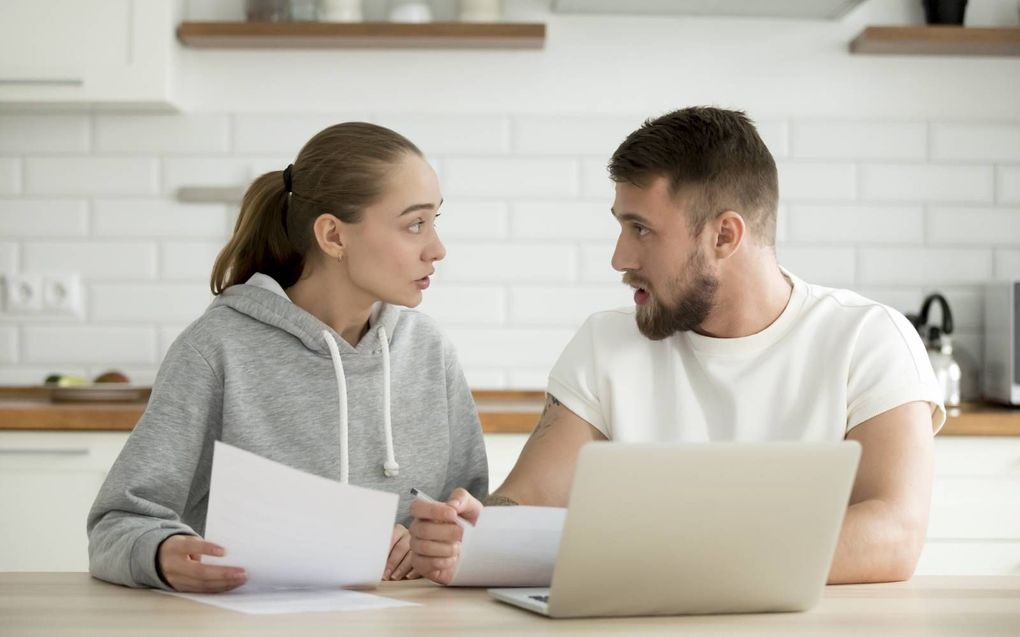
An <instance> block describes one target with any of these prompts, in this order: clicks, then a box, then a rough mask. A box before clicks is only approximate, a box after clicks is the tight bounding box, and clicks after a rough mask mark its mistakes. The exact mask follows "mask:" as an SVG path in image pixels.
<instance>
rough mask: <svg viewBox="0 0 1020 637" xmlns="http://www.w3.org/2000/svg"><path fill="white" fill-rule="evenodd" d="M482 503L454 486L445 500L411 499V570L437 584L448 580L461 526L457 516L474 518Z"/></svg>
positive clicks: (472, 520) (457, 554)
mask: <svg viewBox="0 0 1020 637" xmlns="http://www.w3.org/2000/svg"><path fill="white" fill-rule="evenodd" d="M482 508H483V507H482V503H481V502H479V501H478V500H476V499H475V498H474V497H473V496H472V495H471V494H470V493H468V492H467V491H465V490H464V489H455V490H454V491H453V493H451V494H450V498H449V499H448V500H447V501H446V502H425V501H424V500H415V501H414V502H412V503H411V515H413V516H414V522H412V523H411V554H412V556H413V557H412V558H411V563H412V564H413V565H414V570H415V571H417V572H419V573H421V574H422V575H424V576H425V577H427V578H429V579H430V580H432V581H434V582H438V583H440V584H449V583H450V582H451V581H453V576H454V575H455V574H456V573H457V564H458V560H459V559H460V542H461V540H462V539H463V538H464V530H463V529H461V528H460V526H458V525H457V522H456V520H457V516H458V515H459V516H460V517H462V518H464V519H465V520H467V521H468V522H470V523H471V524H474V523H475V522H477V521H478V516H479V514H481V512H482Z"/></svg>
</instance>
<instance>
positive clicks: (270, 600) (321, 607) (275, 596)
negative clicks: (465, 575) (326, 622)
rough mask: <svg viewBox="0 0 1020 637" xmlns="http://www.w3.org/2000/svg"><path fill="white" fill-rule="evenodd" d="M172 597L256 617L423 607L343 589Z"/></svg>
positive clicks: (237, 592) (177, 594) (233, 592)
mask: <svg viewBox="0 0 1020 637" xmlns="http://www.w3.org/2000/svg"><path fill="white" fill-rule="evenodd" d="M160 592H165V593H167V594H168V595H174V596H175V597H183V598H184V599H190V600H192V601H194V602H201V603H203V604H209V605H211V606H219V607H220V608H226V609H227V610H233V611H237V612H240V613H249V614H253V615H279V614H283V613H314V612H337V611H347V610H371V609H377V608H398V607H401V606H420V604H415V603H413V602H405V601H401V600H399V599H390V598H388V597H380V596H379V595H369V594H367V593H358V592H355V591H345V590H342V589H317V590H301V589H291V590H281V591H264V592H245V591H244V590H243V589H239V590H238V591H236V592H235V591H232V592H229V593H215V594H208V595H206V594H199V593H173V592H167V591H160Z"/></svg>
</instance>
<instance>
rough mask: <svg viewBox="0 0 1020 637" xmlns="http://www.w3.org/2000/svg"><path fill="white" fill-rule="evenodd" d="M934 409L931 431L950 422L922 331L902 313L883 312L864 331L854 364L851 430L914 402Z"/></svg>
mask: <svg viewBox="0 0 1020 637" xmlns="http://www.w3.org/2000/svg"><path fill="white" fill-rule="evenodd" d="M918 401H920V402H927V403H928V404H929V405H930V407H931V425H932V432H933V433H935V432H938V430H939V429H940V428H941V427H942V425H943V423H945V421H946V408H945V406H944V405H943V404H942V401H943V399H942V391H941V389H940V387H939V385H938V382H937V381H936V379H935V372H934V371H933V370H932V367H931V362H930V361H929V359H928V353H927V352H926V351H925V349H924V345H923V344H922V343H921V337H920V336H919V335H918V334H917V330H915V329H914V327H913V326H912V325H911V324H910V322H909V321H907V319H906V317H904V316H903V315H902V314H900V313H899V312H897V311H895V310H893V309H891V308H888V307H884V306H883V307H882V308H881V310H880V311H876V312H874V313H872V314H871V315H870V316H869V317H868V319H867V320H866V321H865V323H864V325H863V326H862V329H861V332H860V334H859V336H858V339H857V343H856V345H855V347H854V353H853V359H852V360H851V363H850V378H849V382H848V387H847V423H846V428H847V431H850V430H851V429H853V428H854V427H856V426H857V425H859V424H861V423H862V422H864V421H866V420H868V419H870V418H873V417H875V416H877V415H879V414H881V413H883V412H886V411H889V410H890V409H893V408H895V407H899V406H900V405H905V404H907V403H910V402H918Z"/></svg>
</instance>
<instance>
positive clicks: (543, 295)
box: [510, 283, 634, 329]
mask: <svg viewBox="0 0 1020 637" xmlns="http://www.w3.org/2000/svg"><path fill="white" fill-rule="evenodd" d="M633 303H634V301H633V297H632V291H631V289H630V288H628V287H627V286H625V285H623V284H622V283H618V284H616V285H606V286H599V287H591V286H584V287H580V286H569V287H568V286H561V287H524V286H521V287H514V288H511V290H510V320H511V322H512V323H514V324H515V325H518V324H521V325H524V324H526V325H561V326H563V327H569V328H571V329H577V328H578V327H580V326H581V323H583V322H584V320H585V319H586V318H588V317H589V316H590V315H591V314H593V313H595V312H598V311H601V310H608V309H612V308H616V307H621V306H627V305H633Z"/></svg>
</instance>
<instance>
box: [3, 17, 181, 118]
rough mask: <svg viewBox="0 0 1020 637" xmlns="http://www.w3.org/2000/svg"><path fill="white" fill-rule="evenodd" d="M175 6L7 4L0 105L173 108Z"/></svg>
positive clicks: (4, 18) (17, 106)
mask: <svg viewBox="0 0 1020 637" xmlns="http://www.w3.org/2000/svg"><path fill="white" fill-rule="evenodd" d="M179 7H180V3H179V2H177V1H175V0H46V1H45V2H42V1H40V0H3V5H2V8H0V12H2V20H0V106H2V107H8V108H10V107H15V108H20V107H27V106H40V105H43V106H44V105H56V106H79V107H93V106H95V107H104V106H111V107H133V108H140V109H170V108H173V94H172V85H173V82H172V74H171V71H172V69H171V65H172V61H173V58H174V56H175V51H176V47H177V44H176V41H175V39H174V27H175V26H176V23H177V20H178V17H179Z"/></svg>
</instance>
